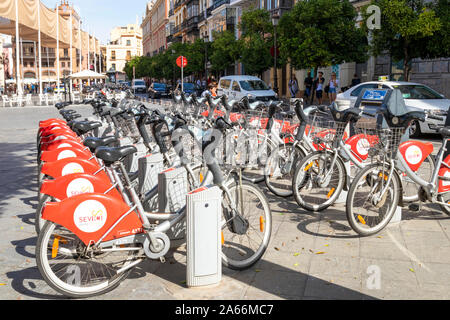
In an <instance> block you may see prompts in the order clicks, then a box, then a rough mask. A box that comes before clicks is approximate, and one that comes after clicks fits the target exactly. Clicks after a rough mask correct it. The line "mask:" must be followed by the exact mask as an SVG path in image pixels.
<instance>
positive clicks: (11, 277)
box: [0, 106, 450, 300]
mask: <svg viewBox="0 0 450 320" xmlns="http://www.w3.org/2000/svg"><path fill="white" fill-rule="evenodd" d="M77 110H79V111H80V112H81V113H82V114H83V115H86V116H87V115H89V112H90V107H86V106H83V107H77ZM57 115H58V114H57V112H56V109H54V108H52V107H28V108H20V109H18V108H0V164H1V165H0V178H1V179H0V181H1V183H0V239H1V241H0V299H11V300H16V299H55V298H56V299H60V298H62V297H61V296H60V295H58V294H57V293H56V292H54V291H53V290H52V289H50V288H49V287H48V286H47V285H46V283H45V282H44V281H43V280H42V277H41V275H40V274H39V271H38V269H37V267H36V263H35V245H36V234H35V232H34V214H35V208H36V204H37V201H36V196H37V186H36V185H37V178H36V174H37V170H36V131H37V126H38V122H39V120H43V119H47V118H51V117H56V116H57ZM436 145H438V144H436ZM267 196H268V198H269V199H270V202H271V208H272V213H273V220H274V223H273V236H272V241H271V243H270V246H269V249H268V250H267V253H266V254H265V256H264V257H263V259H262V260H261V261H260V262H259V263H258V264H257V265H256V266H254V267H253V268H251V269H250V270H247V271H245V272H235V271H231V270H228V269H224V270H223V280H222V282H221V283H220V284H219V285H217V286H215V287H211V288H202V289H189V288H187V287H186V284H185V279H186V255H185V250H184V249H183V248H179V249H177V250H176V251H172V252H170V254H169V255H168V257H167V262H166V263H165V264H161V263H160V262H159V261H158V262H155V261H146V262H144V263H142V264H141V265H139V266H138V267H137V268H136V269H135V270H134V271H133V272H132V273H131V275H130V277H129V278H128V279H127V280H126V281H124V282H123V283H122V284H121V285H120V286H119V287H118V288H117V289H116V290H114V291H113V292H110V293H108V294H106V295H104V296H101V297H97V298H95V299H152V300H156V299H448V298H450V240H449V239H450V238H449V237H450V219H449V218H448V217H447V216H445V215H443V214H442V213H441V212H440V211H439V209H438V208H436V207H430V206H424V207H423V208H422V210H421V211H420V212H410V211H408V210H404V211H403V221H402V222H400V223H397V224H393V225H391V226H390V227H388V228H387V229H386V230H385V231H383V232H382V233H381V234H379V235H377V236H374V237H369V238H359V237H357V236H356V235H355V233H354V232H353V231H352V230H351V229H350V227H349V225H348V223H347V220H346V216H345V211H344V207H343V206H342V205H337V206H336V207H334V208H332V209H329V210H327V211H326V212H324V213H322V214H311V213H307V212H305V211H303V210H300V209H299V208H298V206H297V205H296V203H295V201H293V199H287V200H282V199H279V198H276V197H274V196H271V195H270V194H267Z"/></svg>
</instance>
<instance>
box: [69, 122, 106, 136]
mask: <svg viewBox="0 0 450 320" xmlns="http://www.w3.org/2000/svg"><path fill="white" fill-rule="evenodd" d="M101 126H102V123H101V122H76V123H75V124H74V125H73V130H74V131H75V133H76V134H78V135H82V134H85V133H88V132H89V131H91V130H94V129H96V128H100V127H101Z"/></svg>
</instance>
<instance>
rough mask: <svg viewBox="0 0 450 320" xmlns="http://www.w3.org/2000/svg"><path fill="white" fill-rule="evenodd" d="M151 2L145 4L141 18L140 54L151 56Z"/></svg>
mask: <svg viewBox="0 0 450 320" xmlns="http://www.w3.org/2000/svg"><path fill="white" fill-rule="evenodd" d="M152 8H153V2H152V1H150V2H148V3H147V5H146V6H145V14H144V17H143V18H142V23H141V29H142V54H143V55H144V56H147V57H150V56H151V52H152V50H151V41H152V15H151V11H152Z"/></svg>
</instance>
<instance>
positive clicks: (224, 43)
mask: <svg viewBox="0 0 450 320" xmlns="http://www.w3.org/2000/svg"><path fill="white" fill-rule="evenodd" d="M213 38H214V42H213V44H212V49H213V53H212V55H211V58H210V60H211V69H212V70H213V71H215V72H217V73H220V72H222V71H224V70H225V71H226V70H227V69H228V68H229V67H230V66H232V65H233V64H234V63H235V61H236V60H238V58H239V46H238V42H237V40H236V38H235V37H234V33H233V32H231V31H229V30H226V31H223V32H216V31H213Z"/></svg>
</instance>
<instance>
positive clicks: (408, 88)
mask: <svg viewBox="0 0 450 320" xmlns="http://www.w3.org/2000/svg"><path fill="white" fill-rule="evenodd" d="M394 88H395V89H399V90H400V91H401V92H402V94H403V98H404V99H417V100H430V99H444V98H443V97H442V96H441V95H440V94H439V93H437V92H436V91H434V90H433V89H431V88H428V87H426V86H423V85H402V86H394Z"/></svg>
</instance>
